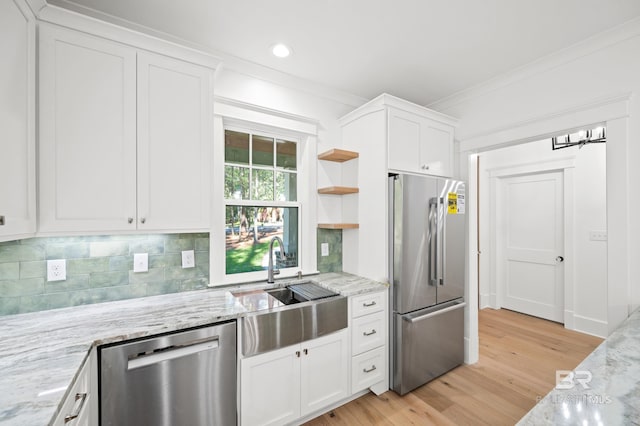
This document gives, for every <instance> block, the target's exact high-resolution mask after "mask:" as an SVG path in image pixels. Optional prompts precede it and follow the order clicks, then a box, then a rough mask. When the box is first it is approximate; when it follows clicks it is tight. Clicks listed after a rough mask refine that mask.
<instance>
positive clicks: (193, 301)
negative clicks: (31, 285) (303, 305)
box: [0, 273, 387, 426]
mask: <svg viewBox="0 0 640 426" xmlns="http://www.w3.org/2000/svg"><path fill="white" fill-rule="evenodd" d="M306 280H311V281H312V282H315V283H316V284H319V285H320V286H322V287H325V288H327V289H330V290H333V291H335V292H337V293H340V294H341V295H343V296H352V295H356V294H360V293H367V292H373V291H381V290H384V289H386V288H387V287H386V285H384V284H381V283H378V282H375V281H371V280H368V279H366V278H361V277H357V276H354V275H351V274H346V273H327V274H320V275H312V276H306V277H303V279H302V281H306ZM297 282H300V281H299V280H296V279H282V280H277V281H276V284H272V285H267V284H265V283H248V284H244V285H237V286H233V287H224V288H215V287H213V288H210V289H206V290H197V291H191V292H185V293H172V294H166V295H161V296H151V297H144V298H138V299H129V300H122V301H116V302H107V303H99V304H94V305H84V306H78V307H73V308H63V309H54V310H49V311H41V312H35V313H29V314H19V315H10V316H5V317H0V342H2V343H1V345H0V424H2V425H35V426H37V425H46V424H49V423H50V422H51V421H52V420H53V418H54V417H55V416H56V415H57V413H58V410H59V405H60V403H61V402H62V401H63V399H64V398H65V397H66V392H67V390H68V388H69V386H70V385H71V383H72V382H73V380H74V378H75V376H76V374H77V373H78V371H79V368H80V367H81V365H82V363H83V362H84V360H85V358H86V357H87V355H88V353H89V350H90V349H91V348H92V347H94V346H98V345H102V344H106V343H114V342H119V341H124V340H129V339H135V338H139V337H145V336H152V335H156V334H162V333H166V332H171V331H176V330H181V329H186V328H190V327H197V326H201V325H207V324H212V323H215V322H220V321H224V320H230V319H236V318H239V317H241V316H243V315H245V314H247V313H250V311H249V310H248V309H247V308H245V306H243V305H242V303H241V300H240V299H238V298H236V297H234V296H233V295H232V294H231V293H232V292H236V291H240V290H250V289H264V288H269V287H279V286H285V285H288V284H294V283H297ZM258 309H269V307H268V306H264V305H262V306H256V307H255V309H254V310H258Z"/></svg>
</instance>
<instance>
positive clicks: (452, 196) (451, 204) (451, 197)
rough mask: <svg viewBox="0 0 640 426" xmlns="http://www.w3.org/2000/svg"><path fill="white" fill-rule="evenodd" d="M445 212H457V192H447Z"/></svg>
mask: <svg viewBox="0 0 640 426" xmlns="http://www.w3.org/2000/svg"><path fill="white" fill-rule="evenodd" d="M447 199H448V204H447V205H448V207H447V213H449V214H458V194H456V193H454V192H449V194H448V196H447Z"/></svg>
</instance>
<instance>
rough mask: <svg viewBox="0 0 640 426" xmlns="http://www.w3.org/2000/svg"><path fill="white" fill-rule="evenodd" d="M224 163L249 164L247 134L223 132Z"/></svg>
mask: <svg viewBox="0 0 640 426" xmlns="http://www.w3.org/2000/svg"><path fill="white" fill-rule="evenodd" d="M224 161H225V162H227V163H239V164H249V135H248V134H247V133H241V132H234V131H231V130H225V131H224Z"/></svg>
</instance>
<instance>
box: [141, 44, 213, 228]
mask: <svg viewBox="0 0 640 426" xmlns="http://www.w3.org/2000/svg"><path fill="white" fill-rule="evenodd" d="M211 78H212V76H211V71H210V70H209V69H207V68H204V67H200V66H196V65H193V64H189V63H186V62H183V61H180V60H176V59H171V58H168V57H166V56H160V55H154V54H150V53H144V52H141V53H139V54H138V216H139V221H142V220H144V224H139V227H140V226H141V225H142V226H144V227H145V228H151V229H204V228H207V227H208V226H209V220H210V219H209V211H210V198H209V194H210V193H211V183H210V173H211V172H210V170H211V167H210V165H211V142H212V139H211V135H212V134H213V112H212V111H211V105H212V99H211V96H210V94H211Z"/></svg>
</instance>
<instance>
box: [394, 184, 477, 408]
mask: <svg viewBox="0 0 640 426" xmlns="http://www.w3.org/2000/svg"><path fill="white" fill-rule="evenodd" d="M465 202H466V192H465V184H464V182H461V181H456V180H452V179H445V178H437V177H430V176H417V175H408V174H402V175H390V176H389V222H390V227H389V250H390V253H389V283H390V284H391V293H390V294H391V297H390V304H391V309H390V312H391V318H390V324H389V325H390V327H389V328H390V330H391V354H390V361H391V377H390V379H391V388H392V389H393V390H394V391H396V392H397V393H399V394H400V395H404V394H405V393H407V392H409V391H411V390H413V389H415V388H417V387H418V386H421V385H423V384H424V383H427V382H428V381H430V380H431V379H433V378H435V377H438V376H440V375H441V374H443V373H445V372H447V371H449V370H450V369H452V368H454V367H456V366H458V365H460V364H461V363H462V362H463V360H464V306H465V303H464V277H465V271H464V265H465V263H464V260H465V252H466V250H465V246H466V243H465V223H466V221H465V211H466V205H465Z"/></svg>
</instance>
